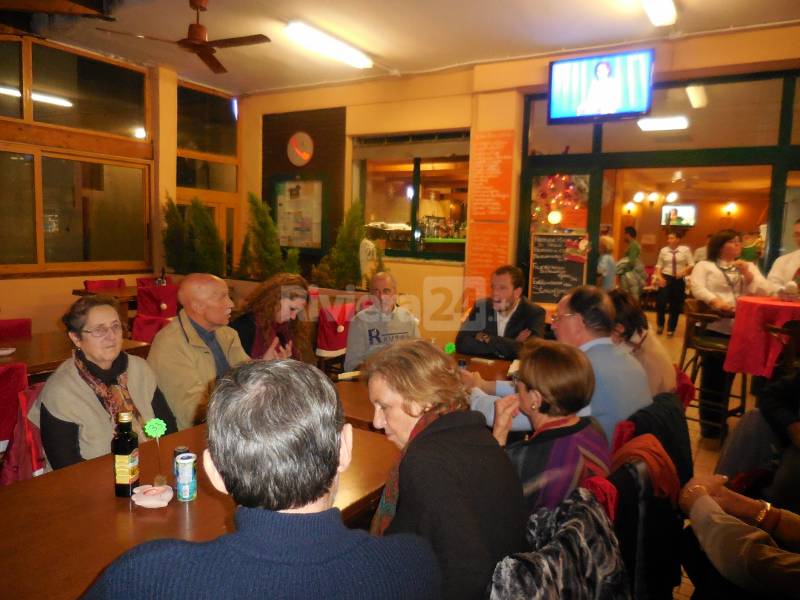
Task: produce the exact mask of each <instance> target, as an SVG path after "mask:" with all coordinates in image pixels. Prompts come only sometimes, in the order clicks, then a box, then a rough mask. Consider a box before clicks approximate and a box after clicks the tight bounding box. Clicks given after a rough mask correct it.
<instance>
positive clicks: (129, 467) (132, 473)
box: [114, 448, 139, 485]
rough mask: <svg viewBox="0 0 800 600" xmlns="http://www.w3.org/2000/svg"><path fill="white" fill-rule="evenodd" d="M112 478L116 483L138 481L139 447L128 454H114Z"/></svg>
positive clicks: (127, 483) (128, 483) (129, 483)
mask: <svg viewBox="0 0 800 600" xmlns="http://www.w3.org/2000/svg"><path fill="white" fill-rule="evenodd" d="M114 480H115V483H116V484H117V485H131V484H133V483H136V482H137V481H139V449H138V448H136V449H135V450H134V451H133V452H131V453H130V454H115V455H114Z"/></svg>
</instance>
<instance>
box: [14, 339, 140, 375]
mask: <svg viewBox="0 0 800 600" xmlns="http://www.w3.org/2000/svg"><path fill="white" fill-rule="evenodd" d="M0 347H3V348H16V349H17V350H16V352H14V354H12V355H11V356H6V357H2V358H0V365H2V364H7V363H12V362H23V363H25V364H26V365H28V375H36V376H42V375H49V374H50V373H52V372H53V371H55V370H56V369H57V368H58V365H60V364H61V363H62V362H64V361H65V360H67V359H68V358H69V357H70V356H72V342H71V341H70V339H69V337H67V334H66V333H65V332H63V331H50V332H48V333H34V334H33V335H32V336H31V337H29V338H2V339H0ZM122 350H123V351H124V352H127V353H128V354H134V355H136V356H141V357H142V358H147V353H148V352H149V351H150V344H148V343H146V342H137V341H135V340H128V339H123V340H122Z"/></svg>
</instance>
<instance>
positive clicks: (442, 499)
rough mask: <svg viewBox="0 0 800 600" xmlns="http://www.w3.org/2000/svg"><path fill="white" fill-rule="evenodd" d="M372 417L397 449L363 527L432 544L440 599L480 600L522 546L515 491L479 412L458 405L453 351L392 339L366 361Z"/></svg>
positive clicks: (463, 394)
mask: <svg viewBox="0 0 800 600" xmlns="http://www.w3.org/2000/svg"><path fill="white" fill-rule="evenodd" d="M365 374H366V377H367V380H368V382H369V383H368V385H369V399H370V402H372V404H373V405H374V407H375V415H374V417H373V425H374V426H375V428H376V429H383V430H384V431H385V433H386V437H387V438H388V439H389V441H391V442H392V443H394V444H395V445H396V446H397V447H398V448H400V449H401V451H402V454H401V457H400V460H399V462H398V464H397V466H396V467H395V469H394V470H393V471H392V473H391V474H390V475H389V479H388V481H387V482H386V486H385V487H384V491H383V496H382V498H381V502H380V505H379V506H378V510H377V511H376V513H375V518H374V519H373V523H372V531H373V533H376V534H378V535H383V534H386V535H391V534H395V533H415V534H417V535H420V536H422V537H424V538H425V539H427V540H428V541H429V542H430V544H431V545H432V546H433V551H434V553H435V554H436V557H437V558H438V561H439V565H440V566H441V569H442V574H443V579H444V581H443V584H444V590H443V592H444V594H443V595H444V597H445V598H452V599H458V600H462V599H467V600H468V599H470V598H482V597H483V596H484V591H485V589H486V586H487V584H488V583H489V581H490V580H491V577H492V572H493V571H494V567H495V564H496V563H497V562H498V561H499V560H500V559H501V558H503V557H504V556H506V555H508V554H511V553H513V552H518V551H522V550H523V549H524V547H525V543H524V542H525V540H524V525H525V509H524V504H523V500H522V490H521V488H520V484H519V480H518V479H517V476H516V474H515V473H514V469H513V467H512V466H511V463H510V462H509V460H508V458H507V457H506V455H505V453H504V452H503V450H502V449H501V448H500V447H499V446H498V445H497V442H496V441H495V440H494V439H493V438H492V436H491V434H490V433H489V431H488V429H487V428H486V420H485V419H484V417H483V415H481V414H480V413H477V412H472V411H470V410H469V408H468V406H467V391H466V389H465V388H464V385H463V384H462V383H461V377H460V375H459V371H458V367H457V365H456V364H455V362H454V361H453V360H452V358H450V357H448V356H447V355H445V354H444V353H443V352H442V351H441V350H439V349H437V348H436V347H434V346H433V345H432V344H430V343H429V342H427V341H424V340H408V341H401V342H396V343H394V344H392V345H391V346H387V347H386V348H384V349H383V350H380V351H379V352H377V353H376V354H374V355H372V356H371V357H370V358H369V359H368V361H367V364H366V368H365Z"/></svg>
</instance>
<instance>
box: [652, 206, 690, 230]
mask: <svg viewBox="0 0 800 600" xmlns="http://www.w3.org/2000/svg"><path fill="white" fill-rule="evenodd" d="M696 218H697V209H696V207H694V206H692V205H691V204H667V205H666V206H662V207H661V224H662V225H667V226H673V227H675V226H677V227H694V226H695V224H696Z"/></svg>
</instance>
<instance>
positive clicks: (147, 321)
mask: <svg viewBox="0 0 800 600" xmlns="http://www.w3.org/2000/svg"><path fill="white" fill-rule="evenodd" d="M173 318H174V317H171V318H164V317H151V316H149V315H136V318H135V319H134V320H133V331H132V332H131V339H134V340H136V341H137V342H147V343H148V344H151V343H153V338H155V337H156V334H157V333H158V332H159V331H161V330H162V329H164V327H166V326H167V325H169V322H170V321H171V320H172V319H173Z"/></svg>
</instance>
